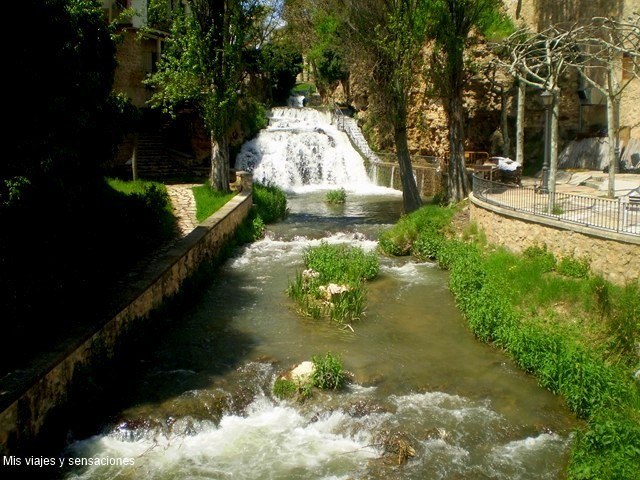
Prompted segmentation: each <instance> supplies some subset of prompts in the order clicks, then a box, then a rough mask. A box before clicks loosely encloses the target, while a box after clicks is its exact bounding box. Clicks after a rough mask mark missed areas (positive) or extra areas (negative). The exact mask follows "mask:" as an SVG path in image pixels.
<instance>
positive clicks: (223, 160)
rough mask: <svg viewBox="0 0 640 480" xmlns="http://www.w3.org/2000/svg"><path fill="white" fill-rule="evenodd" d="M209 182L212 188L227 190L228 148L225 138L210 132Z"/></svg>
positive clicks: (221, 190)
mask: <svg viewBox="0 0 640 480" xmlns="http://www.w3.org/2000/svg"><path fill="white" fill-rule="evenodd" d="M209 184H210V185H211V188H213V189H214V190H218V191H220V192H229V191H230V189H229V148H228V145H227V138H226V137H225V136H224V135H221V136H220V138H216V136H215V135H214V133H213V132H211V174H210V175H209Z"/></svg>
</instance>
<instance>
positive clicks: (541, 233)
mask: <svg viewBox="0 0 640 480" xmlns="http://www.w3.org/2000/svg"><path fill="white" fill-rule="evenodd" d="M469 200H470V202H471V206H470V209H471V220H472V221H473V222H475V223H476V224H477V225H478V227H479V228H480V229H481V230H482V231H483V232H484V233H485V235H486V236H487V240H488V241H489V242H490V243H494V244H497V245H503V246H504V247H506V248H507V249H509V250H511V251H513V252H517V253H518V252H522V251H523V250H525V249H526V248H528V247H531V246H535V245H538V246H542V245H546V246H547V248H548V249H549V251H550V252H551V253H553V254H554V255H555V256H556V257H561V256H573V257H575V258H587V259H588V260H589V262H590V265H591V271H592V272H594V273H596V274H599V275H602V276H603V277H604V278H605V279H607V280H608V281H610V282H612V283H616V284H619V285H624V284H625V283H627V282H631V281H637V280H638V279H639V278H640V238H639V237H634V236H631V235H624V234H620V233H615V232H607V231H604V230H598V229H595V228H590V227H585V226H581V225H574V224H570V223H566V222H562V221H558V220H554V219H551V218H545V217H539V216H534V215H531V214H527V213H523V212H516V211H513V210H509V209H506V208H501V207H498V206H496V205H491V204H488V203H485V202H483V201H481V200H479V199H477V198H476V197H474V196H473V194H472V195H470V196H469Z"/></svg>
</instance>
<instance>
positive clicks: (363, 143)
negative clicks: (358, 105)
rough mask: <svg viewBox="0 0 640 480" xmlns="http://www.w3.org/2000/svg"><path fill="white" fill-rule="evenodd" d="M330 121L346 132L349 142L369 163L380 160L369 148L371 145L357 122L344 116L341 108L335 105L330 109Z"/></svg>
mask: <svg viewBox="0 0 640 480" xmlns="http://www.w3.org/2000/svg"><path fill="white" fill-rule="evenodd" d="M331 118H332V121H333V123H334V124H335V125H337V127H338V129H339V130H342V131H343V132H345V133H346V134H347V136H348V137H349V139H350V140H351V143H353V145H354V146H355V147H356V148H357V149H358V150H359V151H360V153H361V154H362V155H364V156H365V158H366V159H367V160H369V161H370V162H371V163H381V162H382V160H380V158H379V157H378V155H376V153H375V152H374V151H373V150H371V147H370V146H369V144H368V143H367V140H366V139H365V138H364V135H363V133H362V130H360V127H358V123H357V122H356V121H355V120H354V119H353V118H351V117H348V116H346V115H345V114H344V113H342V110H340V109H339V108H337V107H335V108H334V109H333V111H332V115H331Z"/></svg>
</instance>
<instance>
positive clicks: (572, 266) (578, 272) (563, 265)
mask: <svg viewBox="0 0 640 480" xmlns="http://www.w3.org/2000/svg"><path fill="white" fill-rule="evenodd" d="M589 271H590V268H589V260H587V259H586V258H582V259H577V258H573V257H562V258H561V259H560V261H559V262H558V265H557V266H556V272H558V273H559V274H560V275H564V276H565V277H571V278H587V277H588V276H589Z"/></svg>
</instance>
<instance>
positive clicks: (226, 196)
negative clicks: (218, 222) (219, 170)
mask: <svg viewBox="0 0 640 480" xmlns="http://www.w3.org/2000/svg"><path fill="white" fill-rule="evenodd" d="M192 191H193V197H194V199H195V202H196V218H197V219H198V222H202V221H204V220H206V219H207V218H209V217H210V216H211V215H213V214H214V213H215V212H217V211H218V210H220V208H221V207H222V206H223V205H224V204H226V203H227V202H228V201H229V200H231V199H232V198H233V197H234V195H235V194H233V193H225V192H219V191H218V190H214V189H212V188H211V187H210V186H209V185H208V184H204V185H199V186H197V187H193V188H192Z"/></svg>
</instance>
